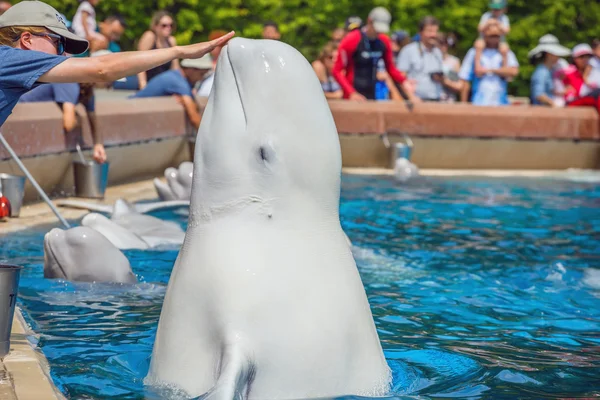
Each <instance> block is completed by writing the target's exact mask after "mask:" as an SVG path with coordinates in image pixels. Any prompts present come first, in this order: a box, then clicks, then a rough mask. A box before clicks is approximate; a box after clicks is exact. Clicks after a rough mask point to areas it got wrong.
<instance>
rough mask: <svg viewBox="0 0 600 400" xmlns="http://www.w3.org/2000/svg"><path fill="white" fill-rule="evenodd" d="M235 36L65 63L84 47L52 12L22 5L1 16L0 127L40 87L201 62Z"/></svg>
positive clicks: (37, 3)
mask: <svg viewBox="0 0 600 400" xmlns="http://www.w3.org/2000/svg"><path fill="white" fill-rule="evenodd" d="M233 35H234V33H233V32H230V33H228V34H227V35H225V36H223V37H221V38H219V39H216V40H214V41H212V42H206V43H198V44H193V45H189V46H174V47H169V48H165V49H157V50H149V51H136V52H123V53H114V54H108V55H104V56H99V57H80V58H78V57H65V56H64V55H63V54H65V53H70V54H81V53H83V52H85V51H86V50H87V49H88V46H89V43H88V41H87V40H85V39H82V38H80V37H78V36H77V35H75V34H74V33H71V32H70V31H69V30H68V29H67V27H66V25H65V21H64V19H63V18H62V17H61V15H60V14H59V13H58V11H56V10H55V9H54V8H53V7H51V6H49V5H48V4H46V3H43V2H41V1H22V2H20V3H17V4H16V5H14V6H12V7H11V8H9V9H8V11H6V12H5V13H4V14H2V15H1V16H0V60H2V67H1V68H0V126H2V124H4V121H6V119H7V118H8V116H9V115H10V114H11V112H12V109H13V108H14V107H15V105H16V104H17V102H18V101H19V98H20V97H21V96H22V95H23V94H24V93H26V92H28V91H29V90H31V89H32V88H34V87H37V86H39V85H40V84H43V83H53V82H54V83H69V82H75V83H88V82H114V81H116V80H117V79H121V78H123V77H126V76H130V75H135V74H137V73H139V72H141V71H146V70H148V69H151V68H154V67H156V66H158V65H162V64H165V63H168V62H170V61H172V60H175V59H179V58H183V59H188V58H189V59H197V58H201V57H202V56H204V55H205V54H207V53H209V52H210V51H211V50H212V49H214V48H215V47H217V46H223V45H225V44H226V43H227V41H228V40H229V39H231V37H233ZM31 50H33V51H31Z"/></svg>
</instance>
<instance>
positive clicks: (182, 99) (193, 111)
mask: <svg viewBox="0 0 600 400" xmlns="http://www.w3.org/2000/svg"><path fill="white" fill-rule="evenodd" d="M180 65H181V69H180V70H179V69H171V70H169V71H165V72H162V73H160V74H158V75H156V76H155V77H154V78H153V79H152V80H151V81H150V82H148V84H147V85H146V86H145V87H144V88H143V89H142V90H140V91H139V92H137V93H136V94H134V95H132V96H130V98H142V97H162V96H176V97H177V100H178V101H179V103H181V104H182V105H183V107H184V109H185V113H186V115H187V117H188V118H189V120H190V122H191V123H192V125H193V126H194V128H195V129H196V130H198V128H199V127H200V113H199V111H198V105H197V104H196V101H195V100H194V94H193V92H192V88H193V87H194V85H196V83H197V82H200V81H201V80H202V79H203V78H204V76H205V75H206V74H207V73H208V72H210V71H211V70H212V67H213V63H212V58H211V56H210V54H207V55H205V56H204V57H202V58H200V59H196V60H183V61H182V62H181V64H180Z"/></svg>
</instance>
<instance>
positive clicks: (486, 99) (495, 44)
mask: <svg viewBox="0 0 600 400" xmlns="http://www.w3.org/2000/svg"><path fill="white" fill-rule="evenodd" d="M501 35H502V31H501V29H500V26H499V24H498V23H497V22H493V21H492V22H489V23H488V24H487V26H486V28H485V30H484V37H483V39H484V41H485V48H484V49H483V52H482V53H481V66H480V67H479V68H477V67H476V66H475V52H476V51H475V48H471V49H470V50H469V51H468V52H467V55H466V56H465V58H464V59H463V63H462V66H461V68H460V72H459V74H458V76H459V78H460V79H461V81H462V82H471V90H472V99H471V102H472V103H473V104H475V105H479V106H500V105H507V104H509V102H508V90H507V86H508V83H507V80H508V79H512V78H514V77H516V76H517V75H518V74H519V62H518V61H517V57H516V56H515V54H514V53H513V52H512V51H510V50H508V51H506V50H507V49H506V48H505V47H504V51H502V52H501V51H500V50H499V47H500V38H501Z"/></svg>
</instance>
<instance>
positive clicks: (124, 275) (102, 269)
mask: <svg viewBox="0 0 600 400" xmlns="http://www.w3.org/2000/svg"><path fill="white" fill-rule="evenodd" d="M44 278H49V279H64V280H68V281H72V282H113V283H136V282H137V278H136V276H135V275H134V274H133V272H132V271H131V266H130V265H129V261H128V260H127V257H125V255H124V254H123V253H121V252H120V251H119V250H118V249H117V248H116V247H115V246H114V245H113V244H112V243H111V242H110V241H109V240H108V239H106V238H105V237H104V236H103V235H102V234H100V233H99V232H97V231H95V230H94V229H92V228H88V227H85V226H78V227H75V228H72V229H68V230H62V229H59V228H54V229H52V230H51V231H50V232H48V233H47V234H46V235H45V236H44Z"/></svg>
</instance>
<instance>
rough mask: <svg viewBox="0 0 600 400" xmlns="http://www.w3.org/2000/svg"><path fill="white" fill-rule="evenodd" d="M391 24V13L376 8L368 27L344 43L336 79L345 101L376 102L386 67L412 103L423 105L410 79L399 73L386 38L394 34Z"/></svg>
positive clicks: (339, 54) (345, 38)
mask: <svg viewBox="0 0 600 400" xmlns="http://www.w3.org/2000/svg"><path fill="white" fill-rule="evenodd" d="M391 21H392V16H391V14H390V13H389V11H388V10H386V9H385V8H383V7H377V8H374V9H373V10H372V11H371V12H370V13H369V17H368V19H367V24H366V26H365V27H364V28H363V29H355V30H353V31H351V32H349V33H348V34H347V35H346V37H344V39H343V40H342V42H341V43H340V46H339V49H338V57H337V60H336V62H335V66H334V67H333V76H334V77H335V79H336V80H337V81H338V83H339V84H340V85H341V86H342V89H343V90H344V98H345V99H350V100H359V101H364V100H366V99H375V83H376V82H377V70H378V67H380V66H385V69H386V70H387V72H388V74H389V75H390V77H391V78H392V79H393V80H394V81H395V82H396V83H397V84H400V85H401V86H402V89H403V90H404V92H405V93H406V95H407V97H408V100H410V101H412V102H413V103H417V102H419V99H418V98H417V97H416V96H414V95H413V88H412V86H411V85H410V84H409V83H408V82H407V81H406V77H405V76H404V75H403V74H402V73H401V72H400V71H398V70H397V69H396V66H395V62H394V59H393V56H392V44H391V41H390V39H389V38H388V37H387V36H386V35H385V33H387V32H389V30H390V22H391ZM344 71H345V73H344Z"/></svg>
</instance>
